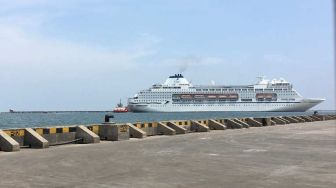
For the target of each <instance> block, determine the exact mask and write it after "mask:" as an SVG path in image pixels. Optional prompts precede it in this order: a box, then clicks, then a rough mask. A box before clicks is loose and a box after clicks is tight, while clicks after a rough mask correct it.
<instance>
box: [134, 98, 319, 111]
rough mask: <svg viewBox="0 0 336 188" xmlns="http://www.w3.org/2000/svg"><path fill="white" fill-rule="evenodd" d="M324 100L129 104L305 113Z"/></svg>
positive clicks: (145, 108)
mask: <svg viewBox="0 0 336 188" xmlns="http://www.w3.org/2000/svg"><path fill="white" fill-rule="evenodd" d="M322 101H324V99H303V100H301V101H299V102H251V103H244V102H232V103H222V104H171V103H168V104H129V106H128V108H129V109H130V111H132V112H203V111H265V112H267V111H269V112H304V111H307V110H308V109H310V108H312V107H314V106H316V105H317V104H319V103H321V102H322Z"/></svg>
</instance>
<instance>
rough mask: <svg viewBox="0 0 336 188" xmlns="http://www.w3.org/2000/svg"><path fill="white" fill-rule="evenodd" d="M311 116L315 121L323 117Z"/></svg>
mask: <svg viewBox="0 0 336 188" xmlns="http://www.w3.org/2000/svg"><path fill="white" fill-rule="evenodd" d="M309 117H310V118H312V119H313V120H314V121H321V119H320V118H319V117H317V116H314V115H313V116H309Z"/></svg>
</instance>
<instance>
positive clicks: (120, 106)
mask: <svg viewBox="0 0 336 188" xmlns="http://www.w3.org/2000/svg"><path fill="white" fill-rule="evenodd" d="M113 112H115V113H123V112H128V109H127V107H124V106H123V104H122V103H121V99H120V102H119V103H118V104H117V106H116V107H115V108H114V109H113Z"/></svg>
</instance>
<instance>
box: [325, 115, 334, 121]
mask: <svg viewBox="0 0 336 188" xmlns="http://www.w3.org/2000/svg"><path fill="white" fill-rule="evenodd" d="M325 119H326V120H332V119H334V117H333V116H331V115H325Z"/></svg>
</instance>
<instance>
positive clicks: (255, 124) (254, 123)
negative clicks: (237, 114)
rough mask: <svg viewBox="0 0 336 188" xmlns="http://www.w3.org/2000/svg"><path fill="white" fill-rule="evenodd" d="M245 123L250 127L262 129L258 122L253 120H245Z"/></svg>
mask: <svg viewBox="0 0 336 188" xmlns="http://www.w3.org/2000/svg"><path fill="white" fill-rule="evenodd" d="M246 121H247V124H249V126H250V127H262V126H263V125H262V124H261V123H260V122H259V121H256V120H254V119H253V118H246Z"/></svg>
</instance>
